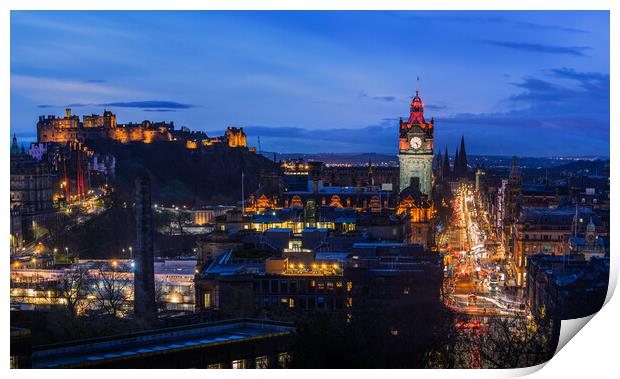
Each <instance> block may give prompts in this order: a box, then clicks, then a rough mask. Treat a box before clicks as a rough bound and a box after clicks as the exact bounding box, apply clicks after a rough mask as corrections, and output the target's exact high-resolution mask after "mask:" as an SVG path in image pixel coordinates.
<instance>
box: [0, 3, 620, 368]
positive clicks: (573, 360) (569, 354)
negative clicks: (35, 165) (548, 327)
mask: <svg viewBox="0 0 620 379" xmlns="http://www.w3.org/2000/svg"><path fill="white" fill-rule="evenodd" d="M619 4H620V2H619V1H617V0H587V1H586V0H520V1H515V0H469V1H464V0H434V1H431V0H427V1H426V2H422V1H413V0H409V1H406V0H400V1H399V0H381V1H376V0H375V1H368V0H358V1H338V0H329V1H327V0H315V1H310V0H308V1H291V0H289V1H286V0H279V1H274V0H262V1H257V0H254V1H252V0H228V1H198V0H175V1H174V2H171V1H164V0H151V1H146V0H122V1H120V0H108V1H100V0H83V1H77V0H58V1H49V0H48V1H45V0H3V1H0V8H1V9H2V12H1V13H0V30H1V33H0V41H1V44H2V53H3V54H1V55H0V57H1V58H0V62H1V63H0V65H1V68H2V69H1V71H0V78H2V80H1V83H2V88H1V90H0V91H1V92H0V96H1V102H0V104H1V106H2V108H1V110H2V112H1V113H0V115H1V116H0V117H1V119H0V123H1V125H2V128H3V134H4V138H3V140H4V143H3V144H1V146H2V147H1V148H0V149H1V150H0V151H2V162H3V163H2V165H1V166H0V167H1V170H2V178H3V179H4V181H5V184H4V185H3V186H2V189H1V191H2V192H1V196H0V198H4V199H8V198H9V193H8V192H9V190H8V188H9V186H8V178H9V159H8V155H9V143H8V141H9V127H8V126H9V125H10V112H9V110H10V106H9V105H10V103H9V102H10V86H9V80H10V54H9V53H10V49H9V43H10V34H9V33H10V10H26V9H31V10H36V9H40V10H42V9H84V10H103V9H106V10H112V9H122V10H134V9H316V10H320V9H326V10H339V9H417V10H442V9H443V10H449V9H450V10H492V9H497V10H560V9H562V10H587V9H596V10H611V15H610V17H611V36H610V45H611V46H610V49H611V50H610V53H611V54H610V56H611V62H610V74H611V80H612V85H611V104H620V102H619V97H618V88H620V87H619V86H618V76H617V72H618V67H620V60H619V56H618V54H619V49H620V40H619V37H620V30H619V28H618V25H619V21H620V18H619V15H618V14H619ZM610 117H611V118H610V120H611V125H615V126H618V125H619V122H618V121H619V120H618V107H617V106H616V107H612V108H611V115H610ZM610 138H611V141H610V142H611V149H610V150H611V157H612V161H613V163H612V165H611V176H612V177H613V178H618V177H620V176H619V175H618V173H619V170H618V168H617V165H616V164H615V162H616V158H618V155H619V154H618V152H617V150H616V149H617V148H618V143H617V141H618V130H617V128H611V131H610ZM611 192H612V199H611V200H612V204H615V203H616V195H617V194H618V193H619V191H618V184H617V182H616V181H612V184H611ZM1 212H3V214H4V215H5V217H2V218H1V223H2V228H3V230H4V231H3V233H2V236H3V237H2V241H1V242H0V246H3V247H4V249H2V251H6V252H7V255H8V246H9V222H8V221H9V218H8V217H6V215H8V214H9V203H8V202H7V201H4V202H2V210H1ZM618 217H619V216H618V215H616V214H615V213H613V212H612V216H611V233H612V235H615V232H616V230H615V226H616V225H618V222H617V221H618ZM616 246H617V243H616V242H615V238H612V239H611V251H612V260H611V266H612V270H611V277H610V291H609V294H608V298H607V301H609V299H610V297H611V295H612V293H613V290H614V289H615V284H616V282H617V278H618V264H617V259H614V255H615V253H616V250H617V249H616ZM5 259H6V255H5ZM6 263H7V262H5V264H4V265H2V270H3V273H4V276H3V277H4V278H8V276H9V275H8V274H9V266H8V264H6ZM3 283H4V286H5V287H4V293H8V288H7V287H8V279H5V280H4V282H3ZM1 301H2V304H3V305H4V307H2V309H5V310H7V311H8V309H9V306H8V305H9V304H8V303H9V301H8V296H2V300H1ZM619 308H620V306H619V303H618V300H617V299H616V300H613V301H611V302H610V303H609V304H607V305H606V306H605V307H604V308H603V310H602V311H601V312H599V314H597V315H596V316H595V317H594V319H595V321H594V322H592V323H589V324H588V325H587V326H586V327H585V329H586V330H585V331H584V332H582V333H578V335H577V336H576V337H575V338H574V340H575V341H574V342H571V343H569V344H568V345H567V346H566V347H564V348H563V349H562V351H561V352H560V353H559V354H558V355H557V356H556V357H554V358H553V359H552V360H551V361H550V362H549V363H548V366H549V367H548V368H546V369H545V370H542V371H539V372H538V373H537V376H543V377H547V376H549V377H551V376H554V377H559V376H562V377H580V378H583V377H586V376H587V377H596V376H599V375H604V377H607V376H611V375H609V373H614V374H612V375H617V372H618V370H617V364H616V360H617V353H616V351H617V350H616V346H617V341H618V340H619V338H618V337H619V336H620V332H619V331H618V330H619V329H620V327H619V325H618V320H619V318H618V315H619V314H620V311H619ZM7 311H5V312H4V313H2V319H3V320H4V325H5V327H7V326H8V325H7V324H8V323H9V320H8V312H7ZM5 330H6V329H5ZM5 335H6V334H5ZM343 348H346V347H343ZM0 354H2V356H3V357H5V358H4V360H1V361H2V362H4V364H5V367H6V369H7V370H8V355H9V344H8V341H7V340H5V341H4V343H3V344H2V352H1V353H0ZM541 366H544V365H541ZM541 366H539V367H535V368H527V369H517V370H505V371H504V370H502V371H491V370H481V371H480V370H479V371H473V370H449V371H445V370H444V371H442V370H427V371H423V372H416V373H413V372H411V371H410V370H390V371H385V370H380V371H363V370H347V371H344V370H338V371H333V370H313V371H304V370H298V371H294V372H291V371H286V370H283V371H270V372H269V373H268V375H270V376H276V377H280V376H282V377H284V376H290V375H291V374H292V373H293V374H294V375H295V376H300V377H302V378H303V377H311V376H312V377H314V376H316V375H321V376H322V375H334V376H336V375H337V376H339V377H342V376H344V377H356V378H359V377H360V376H375V375H377V374H387V373H389V375H391V376H396V377H403V378H404V377H410V376H411V375H424V376H434V377H435V376H436V377H453V376H456V375H458V376H459V377H472V378H473V377H476V378H480V377H513V376H520V375H527V374H529V373H532V372H534V371H537V370H538V369H539V368H540V367H541ZM208 373H210V374H211V373H212V374H213V375H214V376H217V377H231V378H232V377H233V376H234V377H235V378H236V377H239V376H252V377H257V376H258V375H261V371H260V370H247V371H244V372H239V371H237V372H233V371H232V370H222V371H217V372H215V371H209V372H208ZM9 374H10V375H13V376H16V377H30V376H32V375H33V374H39V373H38V372H37V373H35V371H31V370H13V371H10V372H9ZM84 374H85V373H84V372H81V371H79V370H73V371H68V370H61V371H46V372H45V375H46V376H51V377H60V376H61V375H62V376H63V377H78V376H82V375H84ZM109 374H110V373H109V372H106V371H104V370H94V371H89V372H88V375H89V376H92V377H103V376H104V375H105V376H107V375H109ZM114 374H115V375H119V374H120V375H122V376H125V375H128V374H129V372H127V371H115V372H114ZM140 374H147V375H149V376H154V377H165V376H169V375H170V374H175V373H174V372H171V371H169V370H158V371H155V370H152V371H150V372H148V373H146V372H140ZM182 375H184V376H186V377H198V375H200V376H204V375H207V373H205V372H202V371H196V370H186V371H184V372H183V374H182Z"/></svg>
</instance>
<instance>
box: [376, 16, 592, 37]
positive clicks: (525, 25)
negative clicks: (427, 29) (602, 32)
mask: <svg viewBox="0 0 620 379" xmlns="http://www.w3.org/2000/svg"><path fill="white" fill-rule="evenodd" d="M386 13H389V14H392V15H398V16H399V17H406V18H408V19H410V20H412V19H413V20H416V21H431V22H432V21H439V22H451V23H467V24H472V23H475V24H478V25H479V24H504V25H509V26H512V27H515V28H518V29H528V30H538V31H557V32H566V33H579V34H585V33H589V31H588V30H585V29H579V28H572V27H568V26H561V25H552V24H541V23H536V22H529V21H520V20H511V19H507V18H505V17H493V16H489V17H485V16H477V17H475V16H441V15H434V16H418V15H407V14H406V13H402V12H396V11H388V12H386Z"/></svg>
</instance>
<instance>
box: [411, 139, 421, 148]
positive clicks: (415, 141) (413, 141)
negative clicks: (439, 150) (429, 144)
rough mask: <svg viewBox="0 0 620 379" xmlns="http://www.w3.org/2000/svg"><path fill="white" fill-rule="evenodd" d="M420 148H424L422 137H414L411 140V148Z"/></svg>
mask: <svg viewBox="0 0 620 379" xmlns="http://www.w3.org/2000/svg"><path fill="white" fill-rule="evenodd" d="M420 146H422V139H420V137H413V138H412V139H411V147H413V148H414V149H416V150H417V149H419V148H420Z"/></svg>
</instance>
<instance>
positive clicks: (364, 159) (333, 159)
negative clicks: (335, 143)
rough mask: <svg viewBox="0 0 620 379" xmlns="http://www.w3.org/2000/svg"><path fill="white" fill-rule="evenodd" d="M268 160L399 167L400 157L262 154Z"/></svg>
mask: <svg viewBox="0 0 620 379" xmlns="http://www.w3.org/2000/svg"><path fill="white" fill-rule="evenodd" d="M262 154H263V155H264V156H266V157H267V158H269V159H271V160H273V159H274V157H275V160H276V161H280V160H287V159H298V158H302V159H305V160H308V161H319V162H323V163H328V164H350V165H354V166H358V165H367V164H368V161H371V162H372V163H373V164H383V165H398V157H397V156H396V155H389V154H376V153H350V154H347V153H316V154H308V153H284V154H280V153H273V152H263V153H262Z"/></svg>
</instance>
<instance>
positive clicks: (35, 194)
mask: <svg viewBox="0 0 620 379" xmlns="http://www.w3.org/2000/svg"><path fill="white" fill-rule="evenodd" d="M10 165H11V167H10V171H11V173H10V174H11V177H10V195H11V196H10V197H11V199H10V207H11V214H10V216H11V248H13V249H15V248H17V247H20V246H21V245H22V243H23V242H24V240H25V239H26V240H29V239H31V238H35V237H38V234H39V227H40V226H42V225H41V224H44V223H46V222H47V221H49V220H51V219H53V218H54V217H55V216H56V212H55V210H54V209H53V207H52V205H53V203H52V186H53V184H52V183H53V177H52V174H51V172H50V168H49V165H48V164H47V163H46V162H44V161H37V160H36V159H34V158H32V157H31V156H30V155H28V154H27V153H26V151H25V149H24V147H23V146H21V147H19V146H18V145H17V138H16V137H15V136H13V142H12V145H11V158H10Z"/></svg>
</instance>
